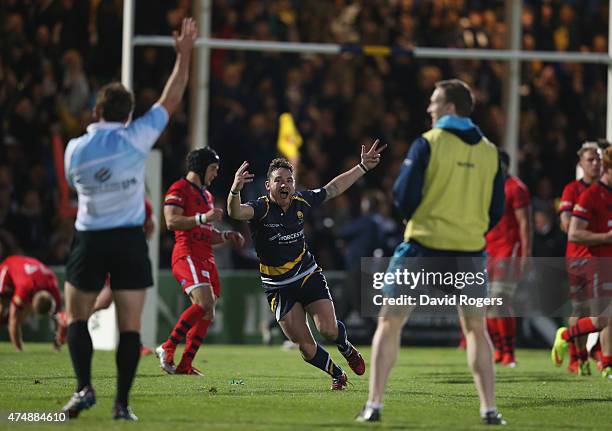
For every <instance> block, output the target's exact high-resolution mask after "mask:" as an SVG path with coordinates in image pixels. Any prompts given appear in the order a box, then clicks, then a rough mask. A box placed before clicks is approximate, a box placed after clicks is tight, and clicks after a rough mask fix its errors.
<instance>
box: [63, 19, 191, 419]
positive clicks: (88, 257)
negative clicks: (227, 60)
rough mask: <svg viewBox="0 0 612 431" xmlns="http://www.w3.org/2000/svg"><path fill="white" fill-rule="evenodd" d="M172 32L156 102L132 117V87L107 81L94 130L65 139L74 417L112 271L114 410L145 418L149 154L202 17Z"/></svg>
mask: <svg viewBox="0 0 612 431" xmlns="http://www.w3.org/2000/svg"><path fill="white" fill-rule="evenodd" d="M173 37H174V45H175V46H174V48H175V50H176V62H175V64H174V70H173V71H172V74H171V75H170V77H169V78H168V82H167V83H166V86H165V88H164V91H163V93H162V95H161V97H160V99H159V100H158V101H157V103H156V104H155V105H154V106H153V107H152V108H151V109H150V110H149V111H148V112H147V113H145V114H144V115H143V116H142V117H140V118H138V119H137V120H135V121H131V119H132V109H133V106H134V98H133V95H132V93H131V92H130V91H128V90H127V89H126V88H125V87H124V86H123V85H121V84H120V83H111V84H108V85H106V86H104V87H102V89H101V90H100V91H99V92H98V95H97V99H96V105H95V108H94V116H95V118H96V119H97V120H98V122H96V123H93V124H91V125H89V127H88V128H87V133H85V134H84V135H83V136H80V137H78V138H76V139H73V140H71V141H70V142H69V143H68V146H67V147H66V153H65V155H64V163H65V170H66V178H67V180H68V183H69V184H70V185H71V186H72V187H73V188H74V189H76V191H77V194H78V200H79V203H78V213H77V219H76V223H75V228H76V233H75V238H74V241H73V243H72V250H71V252H70V256H69V258H68V262H67V264H66V284H65V287H64V294H65V297H66V311H67V315H68V334H67V339H68V348H69V350H70V357H71V359H72V365H73V367H74V372H75V374H76V377H77V382H78V383H77V388H76V392H75V393H74V395H73V396H72V398H71V399H70V401H69V402H68V403H67V404H66V405H65V406H64V408H63V411H64V412H66V413H67V415H68V417H69V418H76V417H77V416H78V415H79V413H80V412H81V411H82V410H84V409H88V408H90V407H91V406H93V405H94V404H95V403H96V396H95V391H94V389H93V386H92V384H91V358H92V355H93V346H92V342H91V336H90V334H89V330H88V329H87V319H89V317H90V314H91V313H90V310H91V309H92V307H93V305H94V302H95V300H96V297H97V295H98V292H99V291H100V290H101V289H102V287H103V285H104V280H105V278H106V275H107V274H110V277H111V280H112V283H111V286H112V289H113V299H114V301H115V306H116V308H117V322H118V325H119V346H118V347H117V358H116V359H117V374H118V375H117V395H116V398H115V404H114V408H113V418H114V419H125V420H138V418H137V417H136V416H135V415H134V414H133V413H132V411H131V409H130V408H129V407H128V395H129V391H130V387H131V386H132V382H133V380H134V376H135V374H136V368H137V367H138V360H139V357H140V318H141V315H142V310H143V307H144V302H145V296H146V295H145V294H146V290H145V289H146V288H148V287H150V286H152V285H153V278H152V276H151V262H150V261H149V257H148V248H147V242H146V239H145V235H144V231H143V229H142V226H143V223H144V219H145V208H144V193H145V184H144V173H145V162H146V160H147V157H148V155H149V152H150V150H151V148H152V147H153V145H154V144H155V141H156V140H157V138H158V137H159V135H160V134H161V133H162V132H163V130H164V128H165V127H166V125H167V124H168V118H169V115H171V114H172V112H174V110H175V109H176V108H177V106H178V105H179V103H180V102H181V99H182V97H183V93H184V91H185V87H186V85H187V81H188V79H189V64H190V58H191V50H192V48H193V45H194V42H195V39H196V37H197V28H196V25H195V21H194V20H193V19H192V18H186V19H184V20H183V22H182V28H181V30H180V32H174V33H173Z"/></svg>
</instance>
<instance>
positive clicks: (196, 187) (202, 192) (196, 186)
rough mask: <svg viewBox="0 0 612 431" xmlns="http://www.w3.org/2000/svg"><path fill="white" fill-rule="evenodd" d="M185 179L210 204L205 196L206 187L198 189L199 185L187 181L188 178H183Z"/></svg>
mask: <svg viewBox="0 0 612 431" xmlns="http://www.w3.org/2000/svg"><path fill="white" fill-rule="evenodd" d="M183 179H184V180H185V181H187V182H188V183H189V184H191V186H192V187H193V188H194V189H196V190H197V191H199V192H200V194H201V195H202V197H203V198H204V201H206V202H208V199H206V195H205V194H204V190H206V186H202V187H198V185H197V184H196V183H193V182H191V181H189V180H188V179H187V177H183Z"/></svg>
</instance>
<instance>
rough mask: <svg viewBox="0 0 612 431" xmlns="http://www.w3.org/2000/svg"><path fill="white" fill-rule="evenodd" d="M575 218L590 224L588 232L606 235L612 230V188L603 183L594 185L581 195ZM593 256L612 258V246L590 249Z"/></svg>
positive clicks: (575, 208)
mask: <svg viewBox="0 0 612 431" xmlns="http://www.w3.org/2000/svg"><path fill="white" fill-rule="evenodd" d="M572 215H573V216H574V217H578V218H581V219H583V220H586V221H588V222H589V224H588V226H587V230H589V231H591V232H595V233H606V232H608V231H609V230H611V229H612V188H611V187H609V186H607V185H605V184H604V183H602V182H601V181H598V182H596V183H594V184H592V185H591V186H590V187H589V188H588V189H586V190H585V191H584V192H582V193H581V194H580V197H579V198H578V203H577V204H576V205H575V206H574V212H573V213H572ZM588 249H589V251H590V252H591V254H592V255H593V256H598V257H612V244H602V245H592V246H590V247H588Z"/></svg>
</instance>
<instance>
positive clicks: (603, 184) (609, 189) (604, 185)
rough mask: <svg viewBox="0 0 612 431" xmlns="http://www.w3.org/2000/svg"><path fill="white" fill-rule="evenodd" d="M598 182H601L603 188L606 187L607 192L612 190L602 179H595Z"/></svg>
mask: <svg viewBox="0 0 612 431" xmlns="http://www.w3.org/2000/svg"><path fill="white" fill-rule="evenodd" d="M597 182H598V183H599V184H601V186H602V187H604V188H605V189H607V190H608V191H609V192H612V187H610V186H609V185H607V184H606V183H604V182H603V181H602V180H599V181H597Z"/></svg>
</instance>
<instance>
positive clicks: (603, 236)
mask: <svg viewBox="0 0 612 431" xmlns="http://www.w3.org/2000/svg"><path fill="white" fill-rule="evenodd" d="M588 225H589V222H587V221H586V220H582V219H581V218H578V217H575V216H574V217H572V219H571V220H570V225H569V231H568V235H567V239H568V240H570V241H572V242H575V243H577V244H582V245H586V246H591V245H602V244H612V230H609V231H608V232H606V233H596V232H591V231H590V230H587V227H588Z"/></svg>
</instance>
